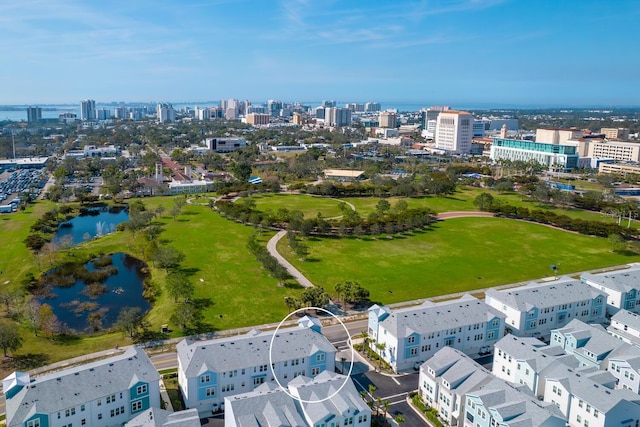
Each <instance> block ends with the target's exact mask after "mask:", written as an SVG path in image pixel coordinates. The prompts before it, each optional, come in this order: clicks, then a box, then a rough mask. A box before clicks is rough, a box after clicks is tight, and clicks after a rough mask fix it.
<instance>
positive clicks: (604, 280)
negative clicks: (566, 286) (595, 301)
mask: <svg viewBox="0 0 640 427" xmlns="http://www.w3.org/2000/svg"><path fill="white" fill-rule="evenodd" d="M580 280H581V281H582V282H583V283H585V284H587V285H589V286H591V287H592V288H594V289H596V290H598V291H600V292H604V293H605V294H606V295H607V314H608V315H609V316H613V315H614V314H615V313H617V312H618V311H619V310H620V309H625V310H629V311H631V312H633V313H638V314H640V267H632V268H627V269H624V270H618V271H609V272H606V273H597V274H596V273H583V274H582V275H581V276H580Z"/></svg>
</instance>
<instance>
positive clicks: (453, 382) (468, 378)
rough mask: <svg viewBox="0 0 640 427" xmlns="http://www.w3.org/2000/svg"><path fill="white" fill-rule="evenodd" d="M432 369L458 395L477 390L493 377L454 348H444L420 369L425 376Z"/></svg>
mask: <svg viewBox="0 0 640 427" xmlns="http://www.w3.org/2000/svg"><path fill="white" fill-rule="evenodd" d="M429 367H430V368H431V369H433V370H434V372H435V373H436V376H437V377H439V378H440V379H441V380H443V381H446V382H447V383H448V384H449V387H448V388H449V389H450V390H452V391H455V392H456V393H458V394H464V393H466V392H467V391H470V390H473V389H475V388H477V387H478V386H479V385H481V384H484V383H485V382H488V381H490V380H491V379H492V378H493V376H492V375H491V373H490V372H489V371H487V370H486V369H485V368H484V367H482V366H481V365H479V364H478V363H477V362H475V361H474V360H473V359H471V358H470V357H468V356H466V355H465V354H464V353H462V352H461V351H459V350H457V349H455V348H452V347H443V348H442V349H441V350H439V351H438V352H437V353H436V354H434V355H433V357H431V358H430V359H429V360H427V361H426V362H424V363H423V364H422V366H421V367H420V370H421V372H422V373H423V374H425V373H426V372H427V368H429Z"/></svg>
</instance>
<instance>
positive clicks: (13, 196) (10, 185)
mask: <svg viewBox="0 0 640 427" xmlns="http://www.w3.org/2000/svg"><path fill="white" fill-rule="evenodd" d="M47 180H48V174H47V172H46V171H44V170H40V169H19V170H14V171H12V170H8V171H4V172H2V173H0V205H11V204H12V205H15V207H17V205H18V204H19V203H20V200H21V199H23V198H25V197H32V198H34V199H35V198H36V197H38V196H39V195H40V193H41V192H42V189H43V188H44V186H45V184H46V183H47Z"/></svg>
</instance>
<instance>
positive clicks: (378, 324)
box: [368, 295, 505, 372]
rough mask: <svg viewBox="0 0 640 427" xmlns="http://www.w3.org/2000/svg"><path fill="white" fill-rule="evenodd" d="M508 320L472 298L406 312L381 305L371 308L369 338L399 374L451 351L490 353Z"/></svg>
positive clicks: (373, 347) (429, 304) (466, 296)
mask: <svg viewBox="0 0 640 427" xmlns="http://www.w3.org/2000/svg"><path fill="white" fill-rule="evenodd" d="M504 319H505V316H504V314H502V313H501V312H500V311H498V310H495V309H494V308H492V307H489V306H488V305H487V304H485V303H484V302H483V301H479V300H478V299H476V298H474V297H472V296H470V295H464V296H463V297H462V298H460V299H457V300H453V301H443V302H438V303H433V302H431V301H425V302H424V303H423V304H422V305H420V306H418V307H412V308H405V309H400V310H391V309H389V308H387V307H384V306H379V305H377V304H376V305H374V306H372V307H371V308H369V324H368V334H369V337H370V338H371V339H372V344H371V348H372V349H373V350H374V351H376V352H377V353H378V354H379V355H380V356H381V357H382V358H383V359H384V361H385V362H387V363H388V364H389V366H391V368H392V369H393V370H394V371H396V372H399V371H406V370H410V369H415V370H417V369H418V368H419V367H420V365H422V364H423V363H424V362H425V361H426V360H428V359H429V358H430V357H432V356H433V355H434V354H435V353H436V352H437V351H438V350H440V349H441V348H442V347H445V346H449V347H453V348H456V349H458V350H460V351H462V352H463V353H465V354H478V353H481V352H487V353H488V352H490V351H491V349H492V348H493V344H494V343H495V342H496V341H498V340H499V339H500V338H502V336H503V335H504V326H505V324H504ZM378 344H379V345H380V346H381V347H382V346H383V348H382V349H380V348H378Z"/></svg>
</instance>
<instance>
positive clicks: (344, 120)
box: [324, 107, 351, 127]
mask: <svg viewBox="0 0 640 427" xmlns="http://www.w3.org/2000/svg"><path fill="white" fill-rule="evenodd" d="M324 111H325V112H324V122H325V123H326V124H327V125H329V126H336V127H339V126H351V110H349V109H347V108H338V107H331V108H325V109H324Z"/></svg>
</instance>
